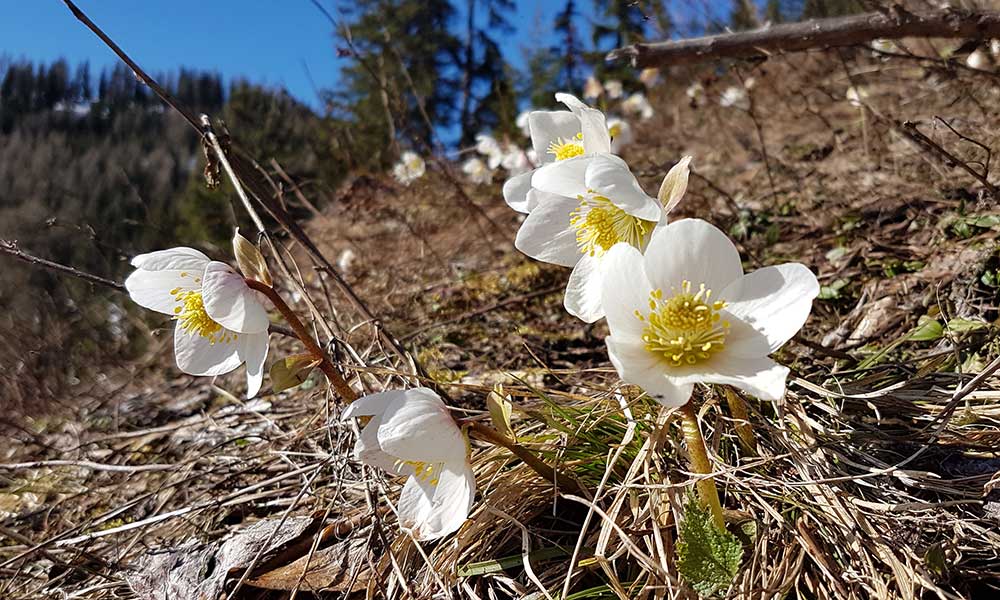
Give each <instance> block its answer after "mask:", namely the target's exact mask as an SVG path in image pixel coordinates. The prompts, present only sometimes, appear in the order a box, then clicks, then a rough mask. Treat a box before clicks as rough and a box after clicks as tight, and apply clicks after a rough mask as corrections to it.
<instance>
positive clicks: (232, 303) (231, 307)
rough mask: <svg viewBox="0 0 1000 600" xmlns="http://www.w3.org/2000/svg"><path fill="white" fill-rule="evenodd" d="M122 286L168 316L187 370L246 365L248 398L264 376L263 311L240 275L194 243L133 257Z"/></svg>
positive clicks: (198, 372) (265, 324) (178, 354)
mask: <svg viewBox="0 0 1000 600" xmlns="http://www.w3.org/2000/svg"><path fill="white" fill-rule="evenodd" d="M132 266H133V267H135V268H136V270H135V271H133V272H132V274H131V275H129V276H128V279H126V280H125V288H126V289H127V290H128V293H129V296H131V297H132V300H133V301H134V302H135V303H136V304H138V305H139V306H142V307H144V308H148V309H150V310H155V311H156V312H159V313H163V314H165V315H170V316H171V317H173V318H174V320H175V321H176V322H177V324H176V326H175V327H174V356H175V358H176V360H177V367H178V368H180V370H181V371H183V372H185V373H187V374H189V375H222V374H223V373H228V372H230V371H232V370H234V369H236V368H238V367H239V366H240V365H241V364H243V363H246V365H247V398H253V397H254V396H256V395H257V392H258V391H259V390H260V385H261V382H262V381H263V379H264V360H265V359H266V358H267V341H268V333H267V329H268V326H269V325H270V321H269V320H268V317H267V311H266V310H265V309H264V306H263V305H262V304H261V303H260V300H258V297H257V292H255V291H253V290H251V289H250V288H249V287H248V286H247V284H246V281H245V280H244V279H243V276H242V275H240V274H239V273H237V272H236V271H235V270H234V269H233V268H232V267H230V266H229V265H227V264H226V263H222V262H218V261H212V260H209V258H208V257H207V256H205V255H204V254H202V253H201V252H199V251H197V250H194V249H193V248H183V247H181V248H171V249H169V250H159V251H157V252H150V253H148V254H140V255H139V256H136V257H135V258H133V259H132Z"/></svg>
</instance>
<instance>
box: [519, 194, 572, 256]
mask: <svg viewBox="0 0 1000 600" xmlns="http://www.w3.org/2000/svg"><path fill="white" fill-rule="evenodd" d="M579 204H580V202H579V201H578V200H574V199H572V198H566V197H565V196H556V195H554V194H546V199H545V201H543V202H540V203H539V204H538V206H536V207H535V209H534V210H533V211H532V212H531V214H529V215H528V217H527V218H526V219H525V220H524V223H522V224H521V228H520V229H518V231H517V237H516V238H515V239H514V247H515V248H517V249H518V250H520V251H521V252H524V253H525V254H527V255H528V256H530V257H531V258H534V259H535V260H540V261H542V262H547V263H552V264H555V265H561V266H564V267H572V266H573V265H575V264H576V263H577V261H579V260H580V258H581V257H582V256H583V254H582V253H581V252H580V248H579V247H578V246H577V243H576V230H575V229H573V228H572V226H570V223H569V221H570V215H571V213H572V212H573V211H574V210H576V208H577V207H578V206H579Z"/></svg>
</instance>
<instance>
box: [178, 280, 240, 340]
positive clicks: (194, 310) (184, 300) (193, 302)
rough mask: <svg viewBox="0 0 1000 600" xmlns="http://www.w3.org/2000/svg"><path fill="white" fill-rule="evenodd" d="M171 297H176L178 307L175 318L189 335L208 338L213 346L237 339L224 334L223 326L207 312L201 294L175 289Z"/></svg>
mask: <svg viewBox="0 0 1000 600" xmlns="http://www.w3.org/2000/svg"><path fill="white" fill-rule="evenodd" d="M170 295H171V296H173V297H174V299H175V301H176V302H177V304H178V306H175V307H174V314H175V315H177V316H176V317H175V318H176V319H177V320H178V321H179V322H180V324H181V328H182V329H184V331H187V332H189V333H196V334H198V335H200V336H201V337H203V338H208V339H209V341H211V342H212V343H213V344H214V343H215V342H218V341H222V342H230V341H233V340H235V339H236V336H235V335H233V336H232V337H231V338H230V337H229V336H227V335H226V333H225V332H223V334H222V335H216V334H218V333H219V332H220V331H223V329H222V325H219V324H218V323H216V322H215V321H213V320H212V317H210V316H208V313H207V312H205V301H204V300H202V297H201V292H196V291H192V290H182V289H180V288H174V289H172V290H170Z"/></svg>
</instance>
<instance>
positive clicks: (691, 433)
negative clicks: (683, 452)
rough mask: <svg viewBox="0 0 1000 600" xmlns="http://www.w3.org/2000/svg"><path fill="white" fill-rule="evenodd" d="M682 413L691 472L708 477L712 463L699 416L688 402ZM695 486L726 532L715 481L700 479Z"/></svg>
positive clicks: (720, 527)
mask: <svg viewBox="0 0 1000 600" xmlns="http://www.w3.org/2000/svg"><path fill="white" fill-rule="evenodd" d="M680 413H681V430H682V431H683V432H684V441H685V442H687V448H688V458H690V459H691V470H692V471H694V472H695V473H698V474H699V475H708V474H709V473H711V472H712V462H711V461H710V460H709V459H708V449H707V447H706V446H705V438H703V437H702V435H701V428H700V427H699V426H698V415H697V414H695V412H694V404H692V403H691V402H688V403H687V404H685V405H684V406H682V407H681V408H680ZM695 486H696V487H697V489H698V496H699V497H700V498H701V503H702V504H703V505H705V506H707V507H708V509H709V510H710V511H711V513H712V521H714V522H715V526H716V527H718V528H719V529H721V530H723V531H724V530H725V529H726V519H725V517H723V515H722V504H721V503H720V502H719V490H718V489H716V487H715V480H714V479H713V478H711V477H705V478H702V479H699V480H698V482H697V483H696V484H695Z"/></svg>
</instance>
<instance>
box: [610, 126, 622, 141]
mask: <svg viewBox="0 0 1000 600" xmlns="http://www.w3.org/2000/svg"><path fill="white" fill-rule="evenodd" d="M621 132H622V126H621V123H615V124H614V125H612V126H611V127H608V135H610V136H611V137H612V139H613V138H616V137H618V136H619V135H620V134H621Z"/></svg>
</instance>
